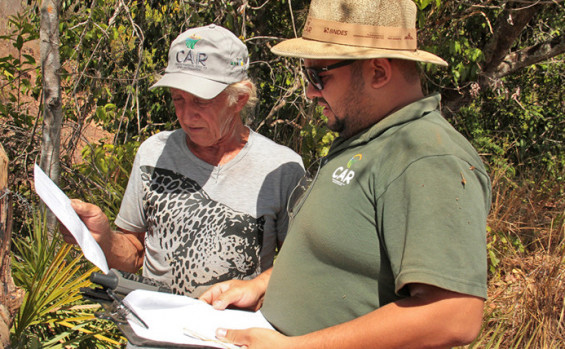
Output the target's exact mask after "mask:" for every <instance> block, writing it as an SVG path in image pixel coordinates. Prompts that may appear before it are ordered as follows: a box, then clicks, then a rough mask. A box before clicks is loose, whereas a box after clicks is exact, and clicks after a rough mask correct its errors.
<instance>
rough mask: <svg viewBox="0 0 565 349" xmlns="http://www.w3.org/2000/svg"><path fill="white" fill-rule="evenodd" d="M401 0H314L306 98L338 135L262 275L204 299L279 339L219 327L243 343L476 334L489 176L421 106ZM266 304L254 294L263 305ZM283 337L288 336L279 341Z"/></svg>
mask: <svg viewBox="0 0 565 349" xmlns="http://www.w3.org/2000/svg"><path fill="white" fill-rule="evenodd" d="M415 21H416V6H415V5H414V3H413V2H412V1H410V0H382V1H379V0H363V1H360V0H333V1H329V0H326V1H324V0H312V3H311V6H310V12H309V16H308V18H307V21H306V25H305V28H304V32H303V37H302V38H298V39H292V40H287V41H285V42H282V43H280V44H278V45H277V46H275V47H274V48H273V49H272V51H273V52H274V53H276V54H280V55H285V56H292V57H301V58H303V59H304V69H305V72H306V76H307V78H308V80H309V85H308V90H307V95H308V97H310V98H313V99H316V100H317V102H318V104H319V105H320V106H321V107H323V113H324V115H325V116H326V117H327V119H328V125H329V127H330V128H331V129H332V130H334V131H337V132H339V134H340V137H339V138H338V139H336V141H335V142H334V144H333V145H332V147H331V149H330V151H329V154H328V155H327V156H326V157H325V158H324V159H323V160H322V163H321V167H320V169H319V171H318V173H317V175H316V178H315V179H314V182H313V183H312V185H311V186H310V188H309V189H308V190H307V191H306V192H305V193H304V195H303V196H302V198H301V199H300V200H298V201H297V203H296V205H295V206H294V207H293V208H292V210H291V217H292V218H291V225H290V226H291V228H290V231H289V234H288V238H287V240H286V242H285V245H284V247H283V248H282V250H281V253H280V254H279V256H278V258H277V262H276V264H275V266H274V268H273V269H272V270H269V271H267V272H265V273H263V274H262V275H260V276H259V277H258V278H256V279H255V280H252V281H247V282H242V281H233V282H226V283H222V284H220V285H217V286H214V287H213V288H211V289H210V290H209V291H208V292H206V293H205V294H204V295H203V296H202V297H201V299H203V300H205V301H207V302H209V303H211V304H213V305H214V306H215V307H216V308H218V309H223V308H225V307H226V306H227V305H229V304H232V305H234V306H239V307H256V306H257V305H258V304H259V303H260V302H261V301H263V306H262V309H261V311H262V313H263V314H264V315H265V317H266V318H267V320H269V321H270V322H271V323H272V324H273V326H274V327H275V328H276V329H278V330H279V331H280V332H281V333H282V334H280V333H277V332H275V331H268V330H260V329H252V330H245V331H236V330H226V329H219V330H218V332H217V336H218V337H220V338H222V339H225V340H228V341H231V342H234V343H237V344H239V345H244V346H245V347H247V348H250V349H251V348H423V347H425V348H448V347H451V346H456V345H463V344H466V343H469V342H471V341H472V340H473V339H474V338H475V337H476V335H477V333H478V331H479V329H480V327H481V320H482V310H483V303H484V299H485V298H486V295H487V292H486V280H487V267H486V237H485V235H486V227H485V225H486V217H487V212H488V209H489V206H490V180H489V177H488V175H487V173H486V171H485V169H484V167H483V164H482V162H481V159H480V157H479V156H478V154H477V152H476V151H475V150H474V149H473V147H472V146H471V145H470V144H469V142H467V141H466V140H465V139H464V137H463V136H462V135H461V134H459V133H458V132H457V131H456V130H455V129H454V128H453V127H452V126H451V125H449V123H448V122H447V121H446V120H445V119H444V118H443V117H442V116H441V114H440V111H439V103H440V96H439V94H433V95H431V96H427V97H425V96H424V94H423V92H422V89H421V87H420V79H419V72H418V68H417V62H426V63H432V64H439V65H446V63H445V62H444V61H443V60H442V59H441V58H439V57H437V56H435V55H433V54H430V53H428V52H424V51H421V50H418V49H417V47H416V29H415ZM263 297H264V299H263ZM283 334H284V335H286V336H283Z"/></svg>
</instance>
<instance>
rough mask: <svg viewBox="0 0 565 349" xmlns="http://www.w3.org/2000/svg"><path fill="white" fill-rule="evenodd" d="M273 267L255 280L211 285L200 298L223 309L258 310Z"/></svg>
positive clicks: (216, 307)
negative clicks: (232, 307)
mask: <svg viewBox="0 0 565 349" xmlns="http://www.w3.org/2000/svg"><path fill="white" fill-rule="evenodd" d="M271 270H272V268H271V269H268V270H267V271H265V272H263V273H262V274H260V275H259V276H257V277H256V278H255V279H253V280H230V281H225V282H220V283H218V284H216V285H214V286H212V287H210V288H209V289H208V290H207V291H206V292H204V293H203V294H202V296H200V298H199V299H200V300H202V301H204V302H206V303H208V304H211V305H212V306H213V307H214V308H215V309H218V310H223V309H226V308H227V307H228V306H234V307H237V308H242V309H251V310H258V309H259V308H261V305H262V304H263V296H264V295H265V291H266V290H267V284H268V283H269V279H270V277H271Z"/></svg>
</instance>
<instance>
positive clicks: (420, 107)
mask: <svg viewBox="0 0 565 349" xmlns="http://www.w3.org/2000/svg"><path fill="white" fill-rule="evenodd" d="M440 101H441V95H440V94H439V93H437V92H436V93H433V94H431V95H429V96H427V97H424V98H422V99H420V100H418V101H416V102H413V103H410V104H408V105H407V106H405V107H403V108H401V109H399V110H397V111H395V112H394V113H392V114H390V115H388V116H387V117H385V118H384V119H382V120H381V121H379V122H377V123H376V124H374V125H373V126H371V127H370V128H368V129H366V130H365V131H362V132H360V133H358V134H357V135H355V136H352V137H350V138H347V139H343V138H341V137H338V138H336V139H335V141H334V142H333V144H332V146H331V148H330V151H329V154H328V156H331V155H332V154H334V153H336V152H339V151H341V150H343V149H346V148H350V147H354V146H359V145H362V144H364V143H367V142H369V141H371V140H372V139H375V138H377V137H379V136H380V135H381V134H383V133H384V132H385V131H386V130H388V129H390V128H391V127H394V126H397V125H401V124H404V123H406V122H409V121H412V120H416V119H419V118H421V117H422V116H424V115H426V114H428V113H430V112H432V111H434V110H437V109H438V108H439V104H440Z"/></svg>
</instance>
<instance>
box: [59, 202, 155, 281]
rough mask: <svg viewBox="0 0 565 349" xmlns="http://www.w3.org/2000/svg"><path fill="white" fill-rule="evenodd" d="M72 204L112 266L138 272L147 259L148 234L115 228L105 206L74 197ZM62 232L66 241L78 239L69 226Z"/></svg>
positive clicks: (73, 241) (62, 228) (74, 241)
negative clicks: (111, 224)
mask: <svg viewBox="0 0 565 349" xmlns="http://www.w3.org/2000/svg"><path fill="white" fill-rule="evenodd" d="M71 207H72V208H73V209H74V210H75V212H76V213H77V215H78V216H79V218H80V220H81V221H82V222H83V223H84V225H85V226H86V228H87V229H88V231H89V232H90V234H91V235H92V237H93V238H94V240H96V242H97V243H98V244H99V245H100V248H101V249H102V251H103V252H104V255H105V258H106V260H107V263H108V266H109V267H110V268H116V269H119V270H123V271H127V272H130V273H135V272H137V271H138V270H139V268H141V266H142V264H143V258H144V237H145V233H143V232H130V231H125V230H123V229H120V230H119V231H117V232H116V231H113V230H112V227H111V226H110V221H109V220H108V217H107V216H106V214H104V212H102V209H100V207H98V206H96V205H93V204H90V203H88V202H84V201H81V200H78V199H73V200H71ZM61 233H62V234H63V239H64V240H65V242H68V243H76V240H75V238H74V237H73V235H71V233H70V232H69V231H68V230H67V229H66V228H64V227H61Z"/></svg>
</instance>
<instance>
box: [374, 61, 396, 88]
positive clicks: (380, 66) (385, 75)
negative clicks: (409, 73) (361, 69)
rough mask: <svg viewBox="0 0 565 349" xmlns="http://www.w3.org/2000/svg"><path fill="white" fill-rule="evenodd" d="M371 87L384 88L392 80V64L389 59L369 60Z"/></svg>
mask: <svg viewBox="0 0 565 349" xmlns="http://www.w3.org/2000/svg"><path fill="white" fill-rule="evenodd" d="M369 69H370V77H371V87H373V88H382V87H384V86H385V85H386V84H388V83H389V82H390V80H391V78H392V64H391V62H390V60H389V59H388V58H374V59H371V60H369Z"/></svg>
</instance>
